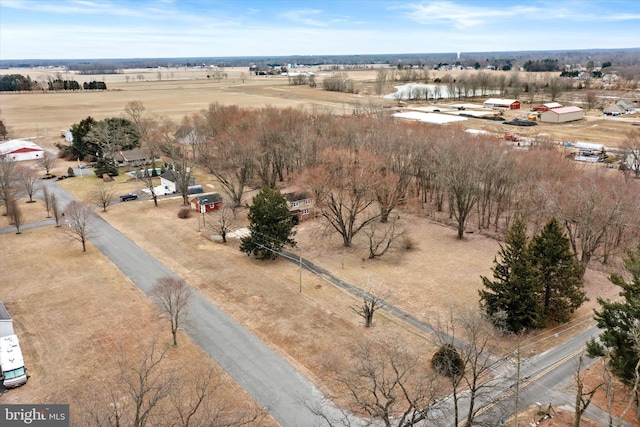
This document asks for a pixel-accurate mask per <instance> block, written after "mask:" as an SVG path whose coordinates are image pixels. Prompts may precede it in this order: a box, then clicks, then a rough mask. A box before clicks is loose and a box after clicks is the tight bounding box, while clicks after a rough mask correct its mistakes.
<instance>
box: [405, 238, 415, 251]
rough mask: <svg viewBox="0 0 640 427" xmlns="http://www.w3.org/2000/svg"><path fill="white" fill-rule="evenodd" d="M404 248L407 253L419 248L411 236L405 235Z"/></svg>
mask: <svg viewBox="0 0 640 427" xmlns="http://www.w3.org/2000/svg"><path fill="white" fill-rule="evenodd" d="M402 247H403V248H404V250H406V251H410V250H411V249H416V248H417V247H418V242H417V241H416V239H414V238H413V237H411V236H408V235H405V236H404V239H403V241H402Z"/></svg>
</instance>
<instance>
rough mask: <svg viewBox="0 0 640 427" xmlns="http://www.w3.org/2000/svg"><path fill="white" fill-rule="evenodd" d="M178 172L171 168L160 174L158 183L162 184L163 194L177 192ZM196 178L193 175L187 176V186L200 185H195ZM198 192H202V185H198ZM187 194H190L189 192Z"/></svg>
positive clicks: (178, 190)
mask: <svg viewBox="0 0 640 427" xmlns="http://www.w3.org/2000/svg"><path fill="white" fill-rule="evenodd" d="M179 177H180V174H179V173H178V172H176V171H173V170H168V171H166V172H165V173H163V174H162V175H160V185H161V186H162V189H163V191H164V192H165V194H167V193H179V192H180V189H179V188H178V179H179ZM195 184H196V179H195V178H194V177H189V188H192V187H200V186H196V185H195ZM199 192H200V193H202V187H200V191H199ZM189 194H192V193H191V192H189Z"/></svg>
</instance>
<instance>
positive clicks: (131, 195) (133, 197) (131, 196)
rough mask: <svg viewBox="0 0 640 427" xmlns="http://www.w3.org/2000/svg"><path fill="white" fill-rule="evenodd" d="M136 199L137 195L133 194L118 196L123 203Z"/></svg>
mask: <svg viewBox="0 0 640 427" xmlns="http://www.w3.org/2000/svg"><path fill="white" fill-rule="evenodd" d="M137 198H138V195H137V194H133V193H127V194H123V195H122V196H120V200H122V201H123V202H126V201H128V200H136V199H137Z"/></svg>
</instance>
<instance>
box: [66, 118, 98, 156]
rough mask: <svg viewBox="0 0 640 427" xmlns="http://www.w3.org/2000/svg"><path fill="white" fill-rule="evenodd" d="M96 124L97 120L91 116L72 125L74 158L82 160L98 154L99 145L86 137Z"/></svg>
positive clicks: (71, 149) (71, 148)
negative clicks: (90, 141)
mask: <svg viewBox="0 0 640 427" xmlns="http://www.w3.org/2000/svg"><path fill="white" fill-rule="evenodd" d="M95 124H96V121H95V120H94V119H93V117H91V116H89V117H87V118H86V119H83V120H81V121H80V123H76V124H74V125H73V126H71V129H70V132H71V135H72V136H73V142H72V143H71V147H70V151H71V154H73V157H74V158H76V159H78V160H82V159H84V158H85V157H86V156H97V153H98V151H99V147H98V146H97V145H95V144H91V143H88V142H87V141H85V137H86V136H87V134H88V133H89V132H90V131H91V129H92V127H93V126H94V125H95Z"/></svg>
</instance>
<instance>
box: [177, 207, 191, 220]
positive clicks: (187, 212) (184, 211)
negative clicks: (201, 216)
mask: <svg viewBox="0 0 640 427" xmlns="http://www.w3.org/2000/svg"><path fill="white" fill-rule="evenodd" d="M190 217H191V209H189V208H187V207H184V208H180V210H179V211H178V218H181V219H185V218H190Z"/></svg>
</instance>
